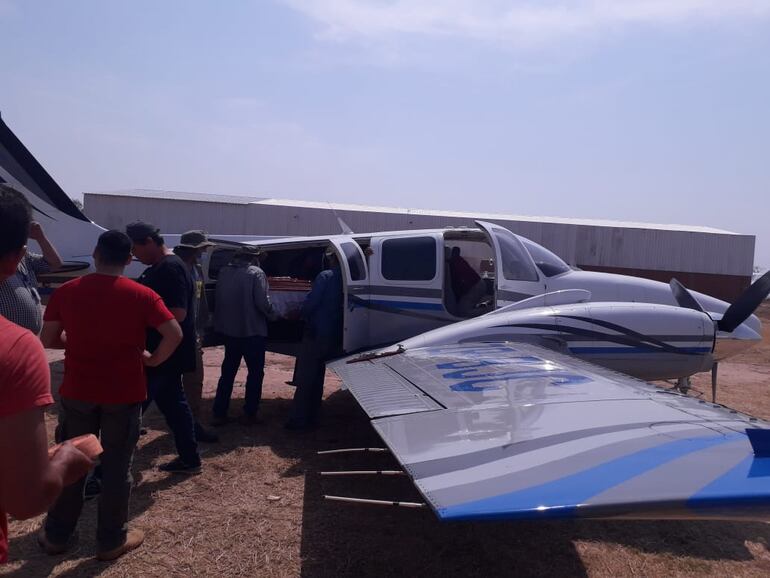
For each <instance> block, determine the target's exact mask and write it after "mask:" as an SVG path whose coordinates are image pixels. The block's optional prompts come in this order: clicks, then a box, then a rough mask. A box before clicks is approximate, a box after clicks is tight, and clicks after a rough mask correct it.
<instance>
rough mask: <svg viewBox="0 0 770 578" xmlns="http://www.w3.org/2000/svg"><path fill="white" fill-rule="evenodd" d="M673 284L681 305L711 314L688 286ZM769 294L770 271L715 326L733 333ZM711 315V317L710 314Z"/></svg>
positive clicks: (713, 394)
mask: <svg viewBox="0 0 770 578" xmlns="http://www.w3.org/2000/svg"><path fill="white" fill-rule="evenodd" d="M669 285H670V286H671V292H672V293H673V294H674V299H676V302H677V303H678V304H679V306H680V307H685V308H687V309H694V310H695V311H701V312H703V313H706V315H709V314H708V312H707V311H706V310H705V309H703V306H702V305H701V304H700V303H699V302H698V300H697V299H696V298H695V295H693V294H692V293H691V292H690V291H689V289H687V287H685V286H684V285H682V284H681V283H680V282H679V281H678V280H677V279H671V282H670V283H669ZM768 294H770V271H768V272H767V273H765V274H764V275H762V277H760V278H759V279H757V280H756V281H755V282H754V283H752V284H751V285H750V286H749V287H748V288H747V289H746V290H745V291H744V292H743V293H741V295H740V296H739V297H738V299H736V300H735V301H734V302H733V303H732V304H731V305H730V306H729V307H728V308H727V310H726V311H725V312H724V315H722V318H721V319H719V320H717V321H714V319H713V318H712V321H714V326H715V328H716V329H717V330H718V331H723V332H725V333H732V332H733V331H735V329H736V328H737V327H738V326H739V325H740V324H741V323H743V322H744V321H746V319H748V318H749V317H750V316H751V314H752V313H754V311H755V310H756V309H757V307H759V305H760V304H761V303H762V301H764V300H765V299H766V298H767V296H768ZM709 317H711V316H710V315H709ZM718 365H719V364H718V363H717V362H714V365H712V367H711V400H712V401H713V402H715V403H716V400H717V372H718Z"/></svg>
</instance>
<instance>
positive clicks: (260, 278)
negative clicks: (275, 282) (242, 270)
mask: <svg viewBox="0 0 770 578" xmlns="http://www.w3.org/2000/svg"><path fill="white" fill-rule="evenodd" d="M254 277H255V279H254V286H253V291H254V293H253V294H254V304H255V305H256V306H257V309H259V311H261V312H262V315H264V316H265V317H267V318H268V319H275V317H276V315H275V311H274V310H273V304H272V303H270V296H269V295H268V291H270V285H269V284H268V282H267V276H266V275H265V273H264V272H263V271H262V270H261V269H258V270H257V271H256V273H255V274H254Z"/></svg>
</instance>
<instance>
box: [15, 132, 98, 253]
mask: <svg viewBox="0 0 770 578" xmlns="http://www.w3.org/2000/svg"><path fill="white" fill-rule="evenodd" d="M0 183H5V184H8V185H10V186H12V187H14V188H16V189H18V190H19V191H21V192H22V193H23V194H24V195H25V196H26V197H27V200H28V201H29V202H30V204H31V205H32V207H33V216H32V218H33V219H35V220H36V221H38V222H39V223H40V224H41V225H42V226H43V229H44V231H45V233H46V235H47V236H48V238H49V239H50V241H51V242H52V243H53V245H54V246H55V247H56V249H57V250H58V251H59V254H60V255H61V257H62V259H63V260H64V261H89V260H90V257H91V252H92V250H93V248H94V245H96V239H97V237H98V236H99V235H100V234H101V233H102V232H103V231H104V229H103V228H102V227H99V226H98V225H96V224H95V223H92V222H91V221H90V220H89V219H88V217H86V216H85V215H84V214H83V213H82V211H80V209H78V208H77V206H75V203H73V202H72V199H70V197H69V196H68V195H67V193H65V192H64V191H63V190H62V188H61V187H60V186H59V185H58V184H56V181H54V180H53V178H51V175H49V174H48V173H47V172H46V170H45V169H44V168H43V167H42V166H41V165H40V163H39V162H37V159H35V157H34V156H32V153H30V152H29V150H27V148H26V147H25V146H24V145H23V144H22V142H21V141H20V140H19V139H18V138H17V137H16V135H15V134H13V132H12V131H11V129H10V128H8V125H6V124H5V122H3V120H2V118H0ZM32 250H33V251H34V250H37V247H32Z"/></svg>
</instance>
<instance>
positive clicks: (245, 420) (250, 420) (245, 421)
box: [238, 413, 262, 426]
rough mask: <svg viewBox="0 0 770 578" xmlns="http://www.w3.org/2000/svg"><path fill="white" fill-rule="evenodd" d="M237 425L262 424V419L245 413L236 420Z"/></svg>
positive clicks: (253, 414)
mask: <svg viewBox="0 0 770 578" xmlns="http://www.w3.org/2000/svg"><path fill="white" fill-rule="evenodd" d="M238 423H239V424H241V425H246V426H249V425H258V424H260V423H262V418H261V417H259V416H258V415H257V414H255V413H251V414H249V413H245V414H243V415H242V416H241V417H240V419H238Z"/></svg>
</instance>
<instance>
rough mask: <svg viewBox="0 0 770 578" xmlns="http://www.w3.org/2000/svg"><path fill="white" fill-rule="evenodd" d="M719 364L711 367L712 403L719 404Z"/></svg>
mask: <svg viewBox="0 0 770 578" xmlns="http://www.w3.org/2000/svg"><path fill="white" fill-rule="evenodd" d="M718 368H719V364H718V363H715V364H714V365H712V366H711V401H712V402H713V403H716V402H717V369H718Z"/></svg>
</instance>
